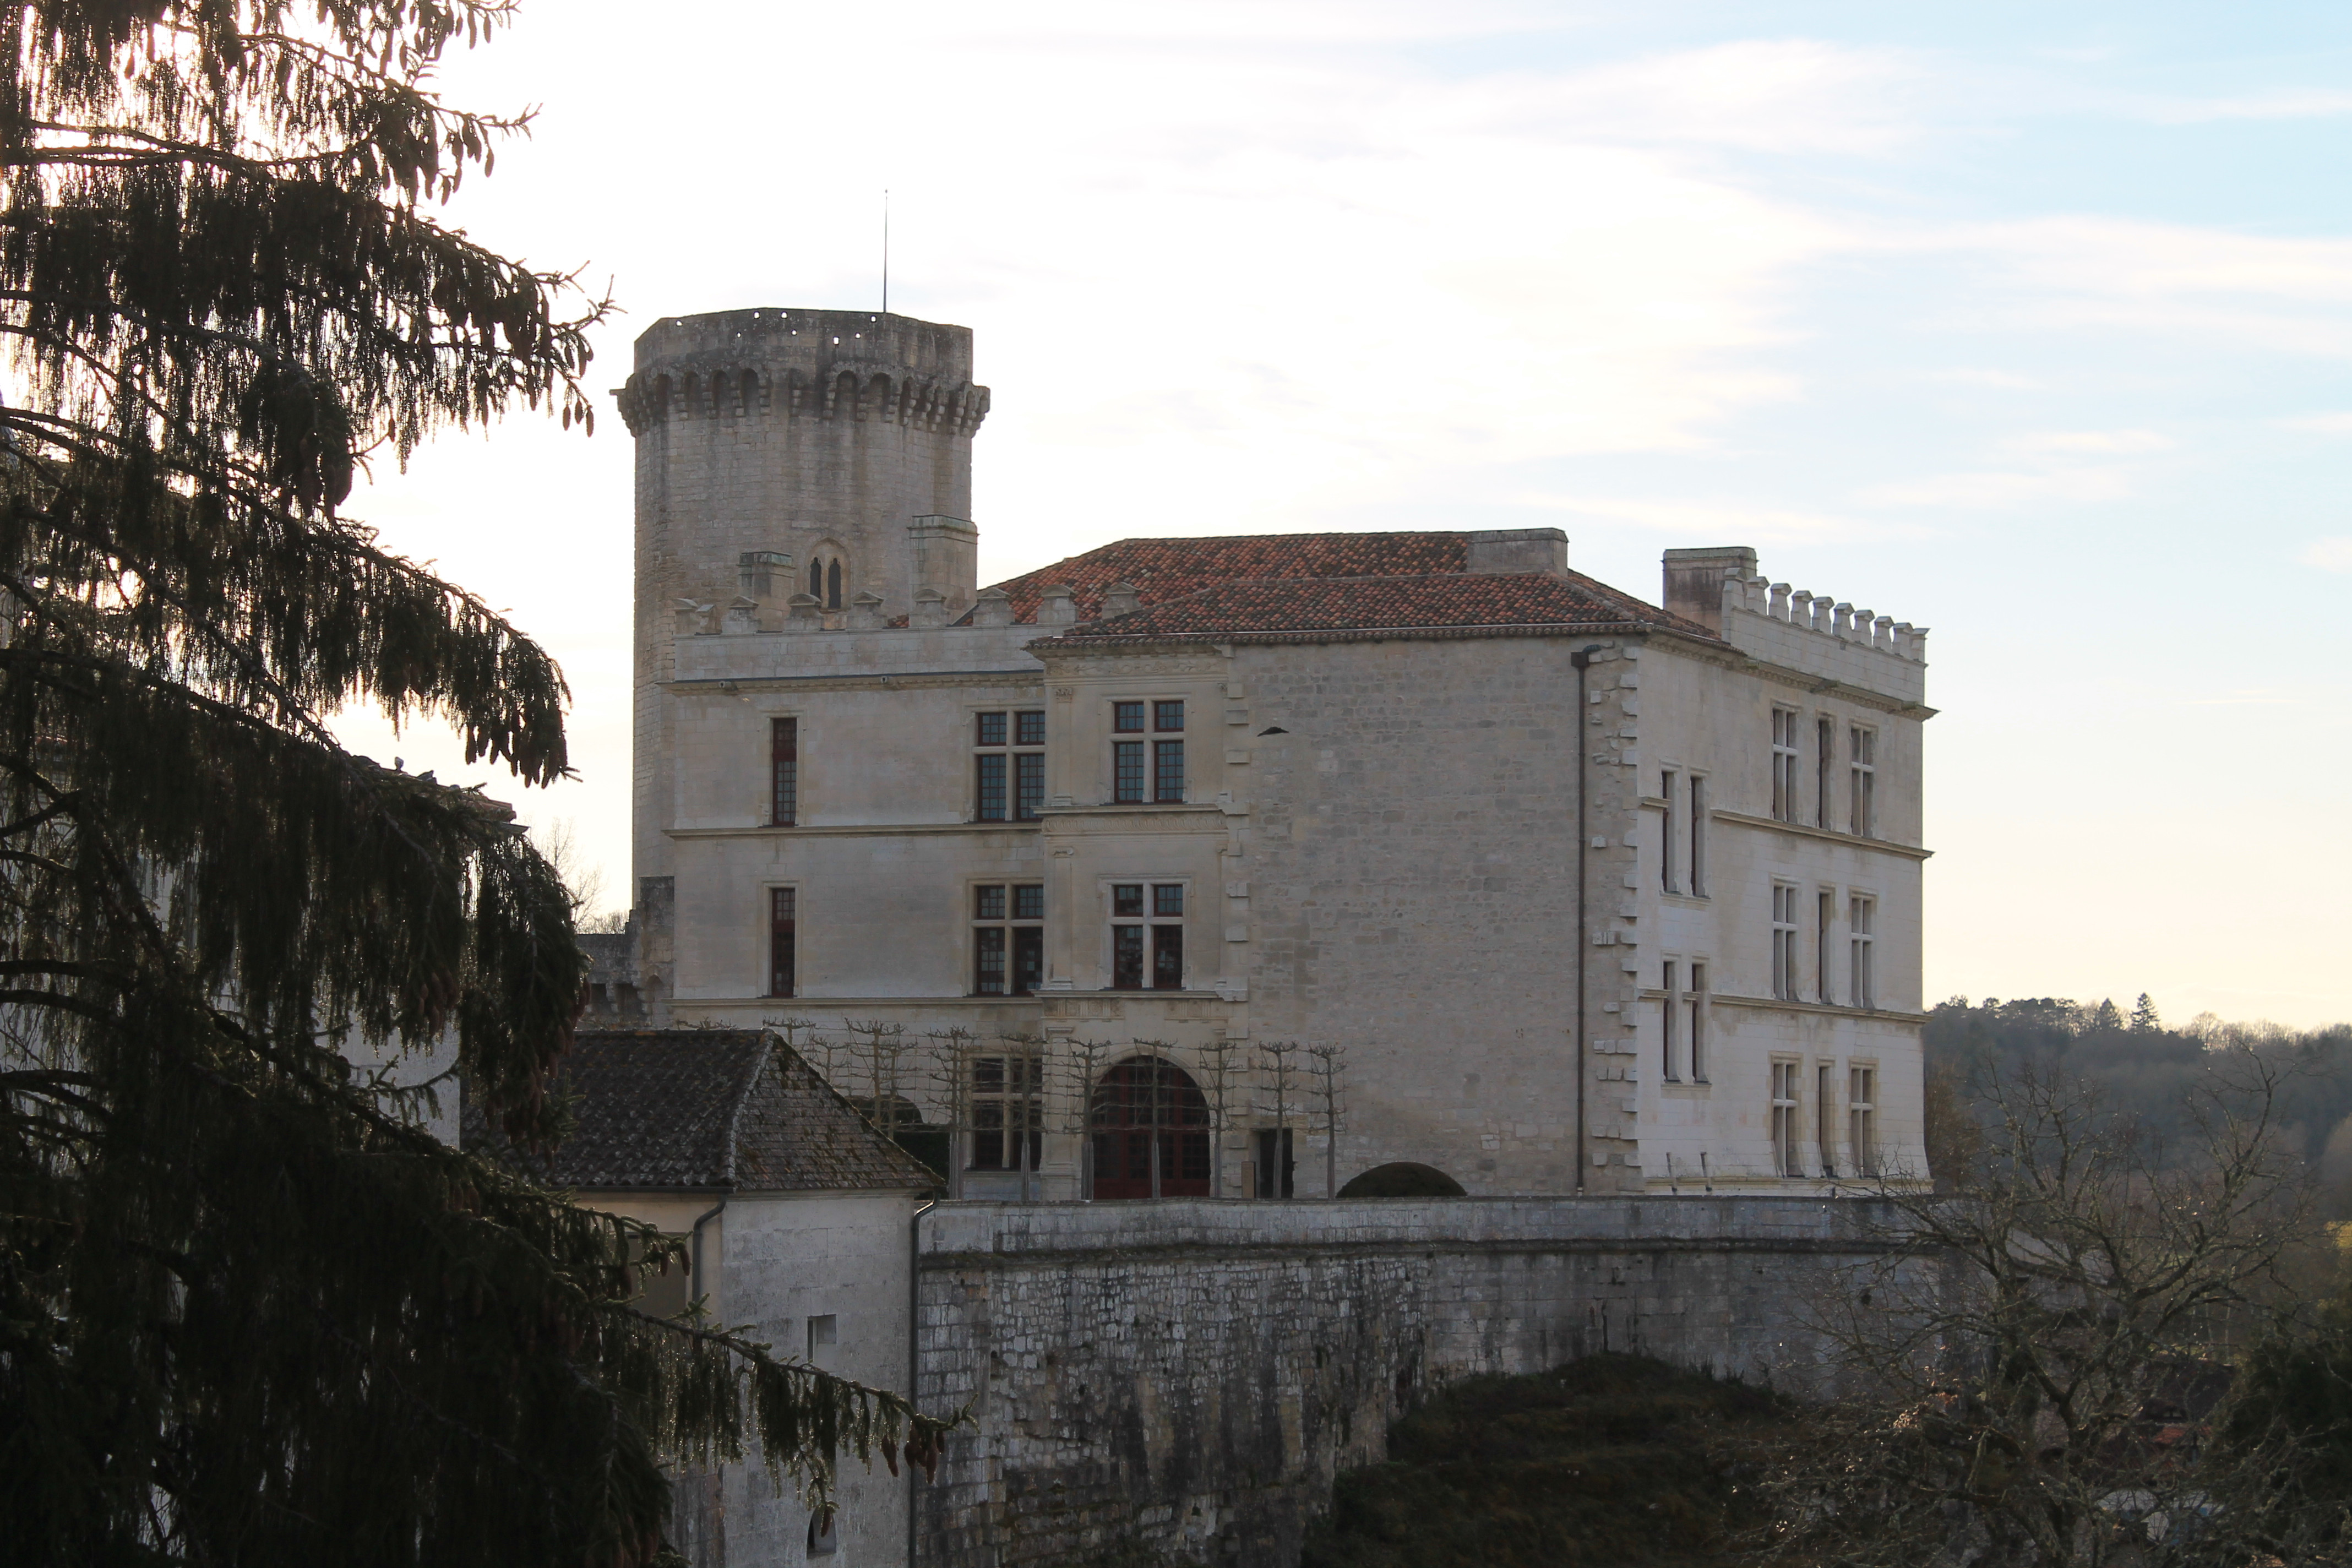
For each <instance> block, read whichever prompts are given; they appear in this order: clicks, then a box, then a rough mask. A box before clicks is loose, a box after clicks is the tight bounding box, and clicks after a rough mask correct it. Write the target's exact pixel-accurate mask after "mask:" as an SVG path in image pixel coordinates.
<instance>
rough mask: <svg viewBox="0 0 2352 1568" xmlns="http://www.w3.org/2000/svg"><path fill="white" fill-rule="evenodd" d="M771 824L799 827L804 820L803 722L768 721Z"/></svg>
mask: <svg viewBox="0 0 2352 1568" xmlns="http://www.w3.org/2000/svg"><path fill="white" fill-rule="evenodd" d="M768 770H769V776H768V788H769V796H768V824H769V826H772V827H793V826H798V825H799V823H800V818H801V721H799V720H798V719H771V720H769V721H768Z"/></svg>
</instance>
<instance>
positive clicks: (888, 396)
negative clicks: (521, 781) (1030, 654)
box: [618, 310, 988, 900]
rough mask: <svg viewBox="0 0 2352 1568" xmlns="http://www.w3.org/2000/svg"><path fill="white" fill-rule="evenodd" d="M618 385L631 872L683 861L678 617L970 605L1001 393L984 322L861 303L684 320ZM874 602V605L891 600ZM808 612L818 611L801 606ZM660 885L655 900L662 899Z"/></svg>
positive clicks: (696, 621)
mask: <svg viewBox="0 0 2352 1568" xmlns="http://www.w3.org/2000/svg"><path fill="white" fill-rule="evenodd" d="M618 396H619V399H620V405H621V416H622V417H623V418H624V419H625V420H626V421H627V422H628V426H629V433H630V435H632V436H634V437H636V456H637V497H636V502H637V504H636V533H637V540H636V614H635V699H636V702H635V708H636V711H635V756H634V758H633V759H632V763H633V768H634V772H635V812H634V816H635V836H634V841H635V876H636V878H637V879H638V882H639V886H638V889H636V890H637V891H638V892H639V893H640V896H641V897H644V896H646V894H647V893H648V892H649V891H651V890H649V889H645V887H644V879H646V878H651V877H667V876H669V875H670V874H671V870H670V864H669V852H668V842H669V841H668V839H667V837H665V836H664V832H663V830H664V829H665V828H666V827H667V826H669V822H668V818H669V815H670V814H669V809H668V805H669V803H668V800H667V795H666V792H664V791H663V790H662V789H660V787H659V785H658V781H661V780H665V779H667V778H668V777H669V774H670V767H671V760H672V759H671V752H672V747H673V735H672V726H671V722H670V717H669V713H668V704H667V701H666V700H665V699H664V694H663V688H664V686H665V684H666V683H667V681H668V680H669V679H670V677H671V662H672V660H671V641H672V638H673V637H676V636H677V632H678V630H679V629H680V626H681V625H683V626H685V627H686V629H688V630H695V629H704V628H707V629H712V630H715V629H717V628H718V626H719V624H720V621H721V620H722V619H723V618H724V617H725V616H727V615H728V612H729V610H730V606H732V607H736V608H739V609H740V605H739V604H738V601H739V599H740V598H741V597H749V598H751V599H753V600H757V601H759V604H760V607H759V609H757V610H756V611H753V612H752V614H754V615H756V616H758V618H759V620H760V623H761V625H762V626H767V627H770V628H773V627H775V626H778V625H779V624H780V623H781V622H782V618H783V616H784V614H785V609H786V603H787V601H789V600H790V599H792V598H793V596H794V595H808V596H810V597H814V599H815V600H816V605H815V606H814V609H815V611H816V613H819V614H821V615H823V616H824V618H825V621H826V624H828V625H840V624H844V623H845V621H846V620H847V619H848V618H849V617H851V616H856V617H857V618H858V619H859V621H860V624H872V623H873V622H874V620H875V619H876V618H877V616H878V617H879V618H880V619H882V620H886V621H887V620H888V619H891V618H895V617H897V616H905V615H907V614H908V611H909V610H910V609H911V608H912V607H913V605H914V602H915V595H917V593H919V592H920V591H923V590H926V589H928V590H930V591H933V592H936V593H937V594H938V595H940V597H941V599H942V600H944V601H945V606H944V607H945V609H946V611H947V613H948V614H949V615H950V616H951V617H952V616H961V614H962V613H963V611H964V610H965V609H966V608H968V607H969V606H970V605H971V596H972V591H973V589H974V587H975V586H976V582H975V575H974V574H975V573H976V572H977V570H978V551H977V541H978V534H977V532H976V531H974V529H973V528H972V525H971V521H969V516H970V513H971V437H972V432H973V431H974V430H976V429H978V428H979V427H980V422H981V420H982V418H983V417H985V416H986V415H987V413H988V388H986V387H984V386H975V385H973V384H972V380H971V329H970V328H967V327H951V326H945V325H942V324H940V323H938V322H935V321H914V320H912V319H910V318H908V317H906V316H892V315H878V314H876V313H874V312H871V311H866V310H723V311H719V312H717V313H715V314H712V315H708V316H672V317H668V318H667V319H665V320H662V321H656V322H655V323H654V324H653V325H652V326H651V327H649V328H647V329H646V331H645V333H644V335H642V336H641V337H639V338H638V339H637V345H636V368H635V372H634V374H631V375H630V377H629V380H628V384H626V385H625V386H623V387H622V388H621V389H620V391H619V393H618ZM877 600H878V601H879V602H878V603H877ZM802 608H803V611H804V612H805V611H806V610H808V609H809V606H807V605H803V606H802ZM653 897H654V898H655V899H656V900H657V899H658V897H659V894H658V892H654V893H653Z"/></svg>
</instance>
